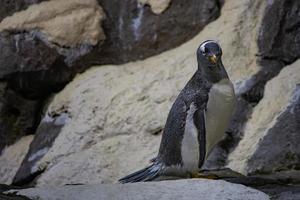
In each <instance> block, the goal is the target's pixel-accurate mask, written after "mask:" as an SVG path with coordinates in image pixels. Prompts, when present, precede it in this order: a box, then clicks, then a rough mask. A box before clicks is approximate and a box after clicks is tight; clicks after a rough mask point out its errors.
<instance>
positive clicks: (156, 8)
mask: <svg viewBox="0 0 300 200" xmlns="http://www.w3.org/2000/svg"><path fill="white" fill-rule="evenodd" d="M138 2H140V3H141V4H148V5H150V6H151V9H152V11H153V12H154V13H155V14H157V15H159V14H161V13H162V12H164V11H165V10H166V9H167V8H168V7H169V5H170V3H171V0H138Z"/></svg>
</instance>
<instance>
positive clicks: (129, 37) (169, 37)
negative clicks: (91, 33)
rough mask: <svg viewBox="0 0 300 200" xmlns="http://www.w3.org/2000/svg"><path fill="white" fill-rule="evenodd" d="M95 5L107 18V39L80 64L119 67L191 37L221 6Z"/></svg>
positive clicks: (165, 2)
mask: <svg viewBox="0 0 300 200" xmlns="http://www.w3.org/2000/svg"><path fill="white" fill-rule="evenodd" d="M98 2H99V4H100V5H101V7H103V9H104V11H105V13H106V15H107V18H106V20H105V21H104V23H103V28H104V31H105V33H106V36H107V38H106V40H105V41H104V43H103V45H100V47H99V48H96V49H95V50H94V51H93V52H92V53H90V54H89V55H87V56H85V57H84V58H83V59H82V61H79V63H82V62H84V63H85V64H88V65H95V64H98V65H99V64H121V63H125V62H129V61H135V60H141V59H144V58H147V57H149V56H153V55H157V54H159V53H161V52H163V51H165V50H168V49H171V48H174V47H177V46H179V45H180V44H182V43H183V42H185V41H187V40H189V39H191V38H193V37H194V36H195V35H196V34H198V33H199V31H201V30H202V29H203V28H204V26H205V25H207V24H208V23H210V22H212V21H214V20H215V19H216V18H217V17H218V16H219V15H220V10H221V6H222V3H221V2H222V1H220V0H216V1H210V0H197V1H191V2H183V1H181V0H172V1H171V0H135V1H132V0H124V1H115V2H112V1H110V0H98ZM149 5H150V6H149ZM187 30H189V31H187Z"/></svg>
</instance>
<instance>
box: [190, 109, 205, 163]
mask: <svg viewBox="0 0 300 200" xmlns="http://www.w3.org/2000/svg"><path fill="white" fill-rule="evenodd" d="M193 120H194V124H195V126H196V127H197V131H198V142H199V154H200V157H199V163H198V167H199V169H200V168H201V167H202V165H203V163H204V160H205V156H206V126H205V110H201V109H199V110H196V111H195V113H194V116H193Z"/></svg>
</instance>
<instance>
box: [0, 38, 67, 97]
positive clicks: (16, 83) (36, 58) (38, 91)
mask: <svg viewBox="0 0 300 200" xmlns="http://www.w3.org/2000/svg"><path fill="white" fill-rule="evenodd" d="M0 49H1V52H2V54H1V55H0V69H1V72H0V78H1V79H4V80H5V81H7V83H8V88H11V89H13V90H14V91H16V92H17V93H19V94H21V95H22V96H23V97H25V98H27V99H35V100H36V99H43V98H45V97H47V96H48V95H49V94H51V93H52V92H55V91H56V92H57V91H59V90H60V89H61V88H62V87H63V86H64V85H65V84H66V83H67V82H68V81H70V80H71V77H72V70H71V69H70V68H69V67H67V66H66V64H64V62H63V60H62V58H61V56H60V55H59V54H58V53H57V52H56V51H55V50H54V49H52V48H50V47H48V46H47V45H45V44H44V43H43V41H41V40H39V39H37V38H36V37H35V36H34V34H26V33H24V34H15V35H6V34H0Z"/></svg>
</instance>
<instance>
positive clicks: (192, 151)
mask: <svg viewBox="0 0 300 200" xmlns="http://www.w3.org/2000/svg"><path fill="white" fill-rule="evenodd" d="M195 111H196V107H195V105H194V104H193V103H192V104H191V105H190V109H189V111H188V112H187V117H186V122H185V129H184V135H183V139H182V144H181V159H182V162H183V168H184V169H183V170H185V171H189V172H192V171H196V170H197V169H198V162H199V156H200V154H199V142H198V132H197V129H196V126H195V124H194V120H193V116H194V113H195Z"/></svg>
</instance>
